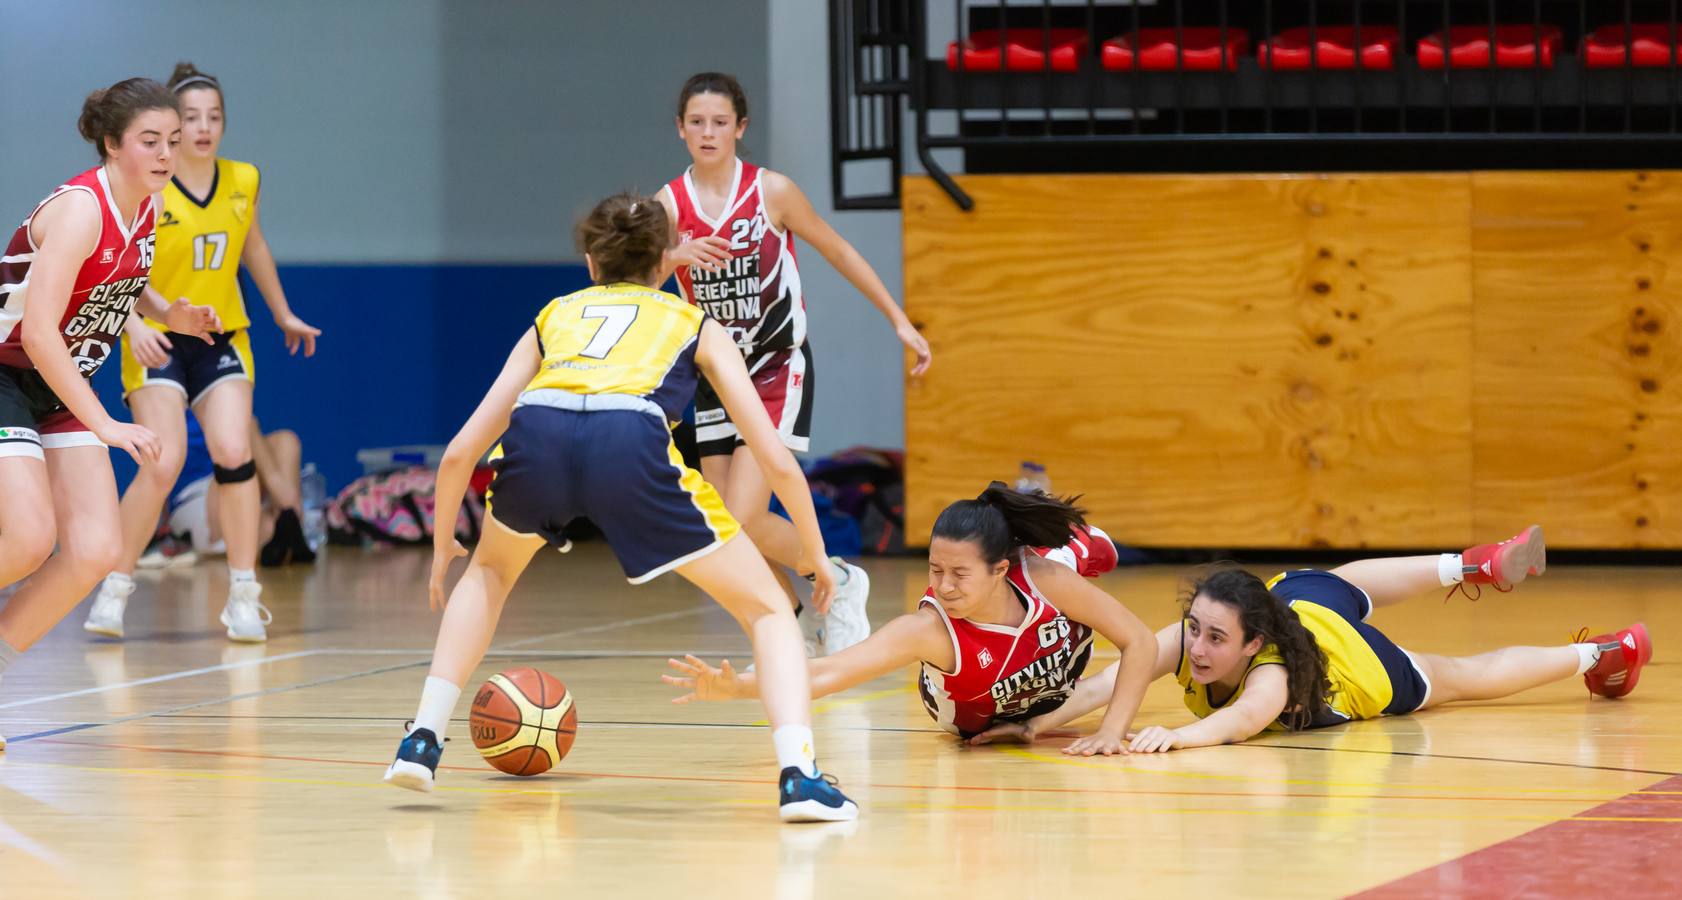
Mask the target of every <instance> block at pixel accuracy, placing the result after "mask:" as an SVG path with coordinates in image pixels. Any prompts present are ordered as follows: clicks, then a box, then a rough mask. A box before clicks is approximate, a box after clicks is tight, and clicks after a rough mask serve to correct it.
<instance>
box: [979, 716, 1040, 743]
mask: <svg viewBox="0 0 1682 900" xmlns="http://www.w3.org/2000/svg"><path fill="white" fill-rule="evenodd" d="M1036 736H1037V735H1036V734H1035V733H1034V728H1033V726H1032V725H1030V724H1029V723H1027V722H1000V723H999V724H997V725H994V726H993V727H991V728H989V729H987V730H986V731H983V732H981V733H980V734H978V735H975V736H974V737H972V738H970V739H969V740H968V741H967V742H966V743H968V744H969V745H970V746H971V747H979V746H981V745H982V744H1032V743H1033V742H1034V738H1035V737H1036Z"/></svg>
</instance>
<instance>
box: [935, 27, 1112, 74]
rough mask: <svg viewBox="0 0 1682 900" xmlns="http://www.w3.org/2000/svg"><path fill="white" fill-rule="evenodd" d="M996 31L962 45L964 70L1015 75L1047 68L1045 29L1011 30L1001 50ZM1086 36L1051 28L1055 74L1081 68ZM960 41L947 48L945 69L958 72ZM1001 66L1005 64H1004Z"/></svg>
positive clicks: (1081, 30) (1083, 31) (1083, 32)
mask: <svg viewBox="0 0 1682 900" xmlns="http://www.w3.org/2000/svg"><path fill="white" fill-rule="evenodd" d="M999 38H1000V34H999V32H998V30H997V29H992V30H987V31H977V32H976V33H974V34H972V35H970V37H969V40H967V41H964V44H963V53H964V58H963V67H964V69H965V70H967V71H971V72H997V71H999V70H1000V69H1001V68H1004V69H1008V70H1010V71H1012V72H1037V71H1040V70H1042V69H1044V68H1045V57H1046V39H1045V38H1046V33H1045V29H1043V28H1009V29H1006V30H1005V32H1004V34H1003V38H1004V40H1003V42H1002V43H1003V45H1004V49H1003V52H1001V51H1000V43H1001V41H1000V39H999ZM1086 47H1087V36H1086V29H1084V28H1053V29H1051V69H1052V71H1054V72H1073V71H1075V70H1076V69H1078V68H1079V67H1080V57H1081V55H1082V54H1084V53H1085V52H1086ZM958 49H959V48H958V42H957V41H953V42H952V43H950V44H947V45H946V68H948V69H952V70H953V71H957V69H958ZM1001 63H1002V65H1001Z"/></svg>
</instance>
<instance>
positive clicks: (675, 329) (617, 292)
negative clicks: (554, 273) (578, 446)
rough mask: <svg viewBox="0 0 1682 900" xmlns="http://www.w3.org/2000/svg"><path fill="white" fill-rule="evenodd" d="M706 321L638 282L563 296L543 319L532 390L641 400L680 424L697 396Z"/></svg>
mask: <svg viewBox="0 0 1682 900" xmlns="http://www.w3.org/2000/svg"><path fill="white" fill-rule="evenodd" d="M705 319H706V314H705V313H703V312H702V311H701V309H700V308H699V307H696V306H691V305H689V304H688V303H685V302H684V301H683V298H681V297H678V296H676V295H674V294H668V293H666V292H664V291H658V290H655V289H654V288H648V287H643V286H641V285H635V284H624V283H621V284H598V285H595V286H593V287H588V288H585V289H584V290H582V291H578V292H577V293H573V294H568V295H566V296H565V297H557V298H555V299H554V300H551V301H549V305H548V306H545V307H544V308H543V311H542V312H541V313H538V315H537V340H538V346H539V349H540V351H541V352H542V354H543V365H542V367H541V368H539V369H538V372H537V376H536V377H535V378H533V379H532V380H531V382H530V383H529V384H527V385H526V390H527V391H537V390H544V389H554V390H561V391H566V392H568V393H573V394H624V395H628V396H632V397H640V398H643V399H646V400H649V401H651V402H653V403H654V404H655V405H656V406H658V407H660V410H661V411H662V412H663V413H664V414H665V416H666V419H667V421H670V422H675V421H677V420H678V419H680V418H682V416H683V410H684V407H686V406H688V405H689V400H690V398H691V397H692V396H693V395H694V393H695V382H696V380H697V377H698V372H697V370H696V367H695V347H696V344H697V342H698V339H699V337H700V333H701V324H702V322H703V321H705Z"/></svg>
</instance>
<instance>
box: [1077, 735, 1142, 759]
mask: <svg viewBox="0 0 1682 900" xmlns="http://www.w3.org/2000/svg"><path fill="white" fill-rule="evenodd" d="M1063 752H1064V753H1066V754H1068V755H1070V756H1114V755H1116V754H1117V753H1126V752H1128V751H1127V738H1125V737H1123V736H1121V735H1119V734H1110V733H1108V732H1104V731H1099V732H1095V733H1093V734H1089V735H1087V736H1086V737H1083V738H1081V739H1080V740H1078V741H1075V742H1074V743H1072V744H1070V745H1069V746H1067V747H1064V748H1063Z"/></svg>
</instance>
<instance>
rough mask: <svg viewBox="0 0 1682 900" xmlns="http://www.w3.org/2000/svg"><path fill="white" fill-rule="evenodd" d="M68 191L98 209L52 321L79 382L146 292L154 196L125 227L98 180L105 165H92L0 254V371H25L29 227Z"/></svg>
mask: <svg viewBox="0 0 1682 900" xmlns="http://www.w3.org/2000/svg"><path fill="white" fill-rule="evenodd" d="M69 191H87V192H88V193H89V194H92V195H93V198H94V200H95V201H96V202H97V203H98V204H99V216H100V228H99V241H98V243H96V244H95V245H94V248H93V252H92V253H90V254H88V258H87V259H85V260H82V268H81V269H80V270H78V271H77V272H76V282H75V284H73V285H72V286H71V288H70V302H69V304H67V305H66V306H65V308H64V318H63V319H61V320H60V321H59V331H60V333H62V334H63V335H64V343H65V345H66V346H68V347H69V348H70V357H71V359H73V360H75V362H76V367H77V368H78V369H80V370H81V372H82V375H83V377H92V375H93V373H95V372H97V371H99V367H100V366H101V365H102V364H104V362H105V360H106V358H107V357H109V356H110V355H111V351H112V350H114V349H115V348H116V347H117V338H118V336H119V335H121V334H122V331H123V326H124V325H126V324H127V323H128V317H129V313H130V312H132V311H133V310H134V303H135V301H136V300H138V299H140V292H141V291H143V290H145V288H146V280H147V278H148V277H149V276H150V275H151V271H152V248H153V241H154V240H155V236H154V235H153V233H152V227H153V225H154V224H156V218H157V210H156V208H155V206H154V204H155V202H156V199H157V198H155V197H147V198H146V199H145V200H142V201H141V203H140V209H139V210H138V211H137V212H136V213H135V216H134V221H133V222H131V223H125V222H123V221H122V219H121V218H120V217H119V215H118V213H117V203H116V201H115V200H114V199H112V196H111V184H110V182H109V181H107V180H106V177H105V167H103V166H95V167H94V168H92V169H89V170H87V171H86V172H83V173H82V174H80V175H77V176H76V177H75V178H72V179H70V180H69V181H67V182H65V183H64V184H63V185H61V186H60V187H59V188H58V190H55V191H53V192H52V194H51V195H49V196H48V197H47V199H46V200H42V201H41V202H40V204H38V205H37V206H36V207H35V210H34V211H33V212H31V213H30V214H29V217H28V218H26V219H24V220H23V224H22V225H19V226H18V230H17V231H16V232H14V233H13V234H12V240H11V242H10V243H8V244H7V245H6V251H5V254H4V255H3V256H0V365H7V366H11V367H13V368H16V369H33V368H35V365H34V363H32V362H30V359H29V355H28V354H27V353H25V352H24V350H23V310H24V306H25V305H26V304H27V303H28V302H29V269H30V265H31V264H32V263H33V262H34V261H35V251H36V250H37V249H39V248H37V247H36V246H35V241H34V240H33V239H32V238H31V237H30V234H29V224H30V222H32V221H34V219H35V215H36V214H37V213H39V212H40V211H41V207H43V206H46V205H47V202H48V201H49V200H52V199H53V198H54V197H57V196H59V195H60V194H64V193H67V192H69Z"/></svg>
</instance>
